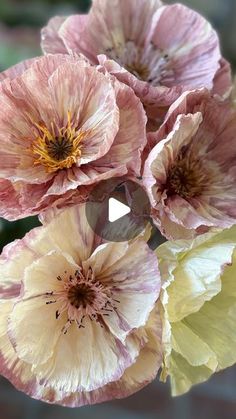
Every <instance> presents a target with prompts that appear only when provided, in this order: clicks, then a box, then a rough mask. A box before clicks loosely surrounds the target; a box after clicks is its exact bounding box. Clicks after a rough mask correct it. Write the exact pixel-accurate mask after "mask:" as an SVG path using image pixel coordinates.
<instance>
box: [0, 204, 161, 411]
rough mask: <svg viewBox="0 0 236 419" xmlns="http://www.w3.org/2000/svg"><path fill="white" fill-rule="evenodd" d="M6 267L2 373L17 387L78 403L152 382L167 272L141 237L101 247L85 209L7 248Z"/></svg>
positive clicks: (0, 288)
mask: <svg viewBox="0 0 236 419" xmlns="http://www.w3.org/2000/svg"><path fill="white" fill-rule="evenodd" d="M0 266H1V270H0V276H1V284H0V307H1V317H0V330H1V333H0V373H1V374H2V375H4V376H5V377H7V378H8V379H9V380H10V381H11V382H12V383H13V384H14V385H15V386H16V387H17V388H18V389H19V390H21V391H23V392H25V393H27V394H28V395H30V396H32V397H34V398H36V399H41V400H44V401H46V402H51V403H57V404H62V405H65V406H71V407H74V406H81V405H84V404H89V403H97V402H101V401H105V400H109V399H112V398H120V397H125V396H128V395H130V394H132V393H134V392H135V391H137V390H139V389H140V388H142V387H143V386H145V385H147V384H148V383H149V382H150V381H152V380H153V379H154V378H155V376H156V373H157V371H158V369H159V367H160V364H161V360H162V353H161V343H160V339H161V324H160V316H159V313H158V309H157V307H155V305H156V304H155V303H156V301H157V299H158V296H159V292H160V276H159V270H158V263H157V259H156V256H155V253H154V252H152V251H151V250H150V249H149V247H148V246H147V244H146V242H145V241H144V240H143V239H142V237H141V236H140V237H138V238H136V239H135V240H133V241H130V242H122V243H102V241H101V239H100V238H98V237H97V236H95V234H94V232H93V231H92V230H91V228H90V227H89V225H88V223H87V221H86V217H85V206H84V205H83V204H80V205H78V206H74V207H71V208H67V209H66V210H65V211H64V212H62V213H60V214H59V215H57V216H56V217H53V218H52V220H51V221H49V222H48V223H46V224H45V225H44V226H42V227H38V228H36V229H34V230H32V231H31V232H30V233H28V234H27V235H26V236H25V237H24V238H23V239H22V240H17V241H15V242H13V243H11V244H10V245H8V246H6V247H5V248H4V250H3V253H2V255H1V257H0Z"/></svg>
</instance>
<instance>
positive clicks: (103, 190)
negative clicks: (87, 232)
mask: <svg viewBox="0 0 236 419" xmlns="http://www.w3.org/2000/svg"><path fill="white" fill-rule="evenodd" d="M86 217H87V220H88V223H89V225H90V226H91V228H92V229H93V231H94V232H95V233H96V234H97V235H98V236H100V237H102V238H103V239H104V240H106V241H112V242H122V241H127V240H131V239H133V238H135V237H137V236H138V235H139V234H140V233H141V232H142V231H143V230H144V229H145V227H146V225H147V223H148V222H150V221H151V218H150V203H149V199H148V196H147V195H146V193H145V191H144V190H143V188H142V187H141V186H140V185H139V183H138V180H137V182H135V181H131V180H124V179H122V178H113V179H108V180H105V181H102V182H100V183H99V184H98V185H96V186H95V187H94V188H93V190H92V192H90V195H89V199H88V201H87V203H86Z"/></svg>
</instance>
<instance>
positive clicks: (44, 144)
mask: <svg viewBox="0 0 236 419" xmlns="http://www.w3.org/2000/svg"><path fill="white" fill-rule="evenodd" d="M34 125H35V127H36V128H37V129H38V130H39V132H40V135H39V136H38V137H37V138H36V139H35V141H34V142H33V144H32V149H31V150H32V152H33V155H34V158H35V161H34V164H36V165H43V166H45V168H46V170H47V172H56V171H57V170H61V169H69V168H70V167H71V166H73V165H74V164H75V163H77V162H78V160H79V159H80V157H81V154H82V152H81V142H82V140H83V139H84V137H85V136H86V134H87V133H85V132H82V131H78V130H77V129H76V128H75V127H73V126H72V122H71V114H70V112H69V111H68V113H67V124H66V126H65V127H62V128H59V127H58V126H57V124H56V123H55V122H51V127H50V129H48V128H47V127H46V126H44V125H40V124H38V123H35V122H34Z"/></svg>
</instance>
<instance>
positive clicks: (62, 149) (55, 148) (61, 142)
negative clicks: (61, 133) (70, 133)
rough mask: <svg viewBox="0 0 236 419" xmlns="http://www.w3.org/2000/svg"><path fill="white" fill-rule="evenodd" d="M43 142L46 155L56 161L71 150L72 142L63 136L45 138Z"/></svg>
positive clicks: (60, 159) (67, 154)
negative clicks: (51, 139) (51, 138)
mask: <svg viewBox="0 0 236 419" xmlns="http://www.w3.org/2000/svg"><path fill="white" fill-rule="evenodd" d="M45 144H46V149H47V153H48V156H49V157H51V158H52V159H54V160H57V161H62V160H65V159H66V158H67V157H68V156H70V155H71V153H72V151H73V143H72V142H71V141H70V140H69V139H68V138H65V137H56V138H55V139H54V140H53V141H50V140H48V139H47V140H46V141H45Z"/></svg>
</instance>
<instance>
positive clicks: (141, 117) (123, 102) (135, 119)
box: [96, 82, 147, 176]
mask: <svg viewBox="0 0 236 419" xmlns="http://www.w3.org/2000/svg"><path fill="white" fill-rule="evenodd" d="M115 90H116V100H117V104H118V107H119V109H120V128H119V131H118V134H117V136H116V137H115V140H114V142H113V144H112V146H111V148H110V150H109V153H108V154H107V155H105V156H104V157H102V158H101V159H100V160H98V161H97V162H96V166H97V167H99V166H101V167H102V166H109V165H113V166H114V167H115V166H117V165H119V166H120V165H121V162H122V163H123V164H125V165H126V166H127V168H128V169H129V172H130V173H132V174H134V175H135V176H139V175H140V169H141V154H142V151H143V149H144V147H145V145H146V142H147V139H146V131H145V127H146V122H147V118H146V115H145V112H144V110H143V107H142V104H141V102H140V100H139V99H138V98H137V97H136V96H135V95H134V93H133V92H132V90H131V89H130V88H129V87H128V86H125V85H122V84H121V83H118V82H116V83H115Z"/></svg>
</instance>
